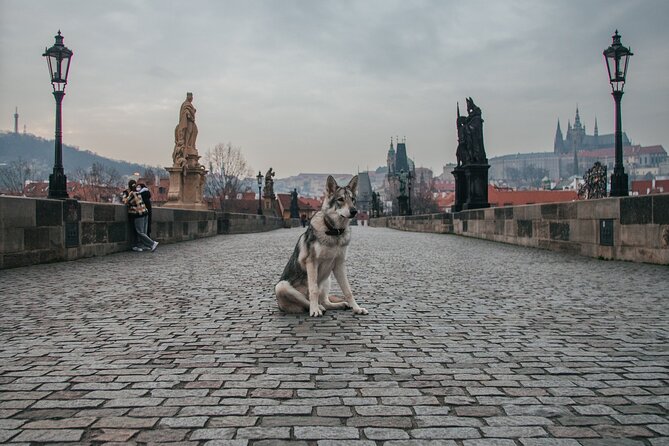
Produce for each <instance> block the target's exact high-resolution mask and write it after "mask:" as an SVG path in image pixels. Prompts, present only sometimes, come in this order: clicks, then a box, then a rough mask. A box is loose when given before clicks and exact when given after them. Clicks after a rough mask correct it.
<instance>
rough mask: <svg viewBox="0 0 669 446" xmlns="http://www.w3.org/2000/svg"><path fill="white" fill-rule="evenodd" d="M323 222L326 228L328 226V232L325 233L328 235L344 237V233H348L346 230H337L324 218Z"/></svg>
mask: <svg viewBox="0 0 669 446" xmlns="http://www.w3.org/2000/svg"><path fill="white" fill-rule="evenodd" d="M323 222H324V223H325V226H327V228H328V230H327V231H325V233H326V234H327V235H342V234H343V233H344V231H346V228H335V227H334V226H332V224H330V222H329V221H328V219H327V218H325V217H323Z"/></svg>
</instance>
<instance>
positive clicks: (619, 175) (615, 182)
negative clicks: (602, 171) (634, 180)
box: [611, 168, 629, 197]
mask: <svg viewBox="0 0 669 446" xmlns="http://www.w3.org/2000/svg"><path fill="white" fill-rule="evenodd" d="M627 184H628V181H627V174H626V173H625V172H624V171H623V170H622V169H615V168H614V169H613V174H612V175H611V196H612V197H626V196H628V195H629V190H628V187H627Z"/></svg>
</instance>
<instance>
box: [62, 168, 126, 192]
mask: <svg viewBox="0 0 669 446" xmlns="http://www.w3.org/2000/svg"><path fill="white" fill-rule="evenodd" d="M72 179H73V180H75V181H77V182H79V184H81V186H82V188H81V190H80V191H79V194H80V195H81V199H82V200H84V201H100V199H101V197H103V196H106V195H108V194H109V193H110V192H111V191H112V190H115V189H121V188H123V177H122V176H121V174H119V173H118V171H117V170H116V169H114V168H113V167H106V166H105V165H104V164H101V163H93V165H92V166H91V168H90V169H88V170H86V169H83V168H81V167H80V168H78V169H76V170H75V171H74V172H73V174H72ZM105 189H106V191H105Z"/></svg>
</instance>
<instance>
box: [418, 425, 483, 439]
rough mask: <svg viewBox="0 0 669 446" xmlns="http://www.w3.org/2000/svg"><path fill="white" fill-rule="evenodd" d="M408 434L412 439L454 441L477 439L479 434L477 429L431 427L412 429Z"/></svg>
mask: <svg viewBox="0 0 669 446" xmlns="http://www.w3.org/2000/svg"><path fill="white" fill-rule="evenodd" d="M409 434H410V435H411V437H413V438H423V439H434V438H442V439H454V440H462V439H465V438H479V437H481V434H480V433H479V431H478V429H474V428H471V427H431V428H419V429H412V430H411V431H409Z"/></svg>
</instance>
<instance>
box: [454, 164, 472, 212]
mask: <svg viewBox="0 0 669 446" xmlns="http://www.w3.org/2000/svg"><path fill="white" fill-rule="evenodd" d="M451 173H452V174H453V176H454V177H455V203H454V204H453V206H451V212H460V211H461V210H462V205H463V204H464V203H465V201H467V195H468V194H467V177H466V176H465V170H464V169H463V168H462V167H461V166H458V167H456V168H455V169H453V171H452V172H451Z"/></svg>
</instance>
